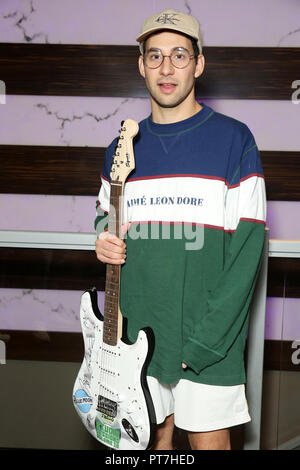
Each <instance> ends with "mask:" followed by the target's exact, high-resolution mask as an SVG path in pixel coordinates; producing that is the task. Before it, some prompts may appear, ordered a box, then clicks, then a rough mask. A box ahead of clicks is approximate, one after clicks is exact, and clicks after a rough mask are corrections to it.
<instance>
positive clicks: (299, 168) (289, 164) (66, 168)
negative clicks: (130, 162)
mask: <svg viewBox="0 0 300 470" xmlns="http://www.w3.org/2000/svg"><path fill="white" fill-rule="evenodd" d="M260 153H261V159H262V164H263V169H264V174H265V179H266V187H267V198H268V200H269V201H272V200H277V201H299V200H300V185H299V181H300V152H276V151H262V152H260ZM104 155H105V148H103V147H68V146H66V147H60V146H53V147H52V146H39V145H0V168H1V172H0V192H1V193H4V194H6V193H10V194H52V195H57V194H61V195H72V196H73V195H74V196H79V195H80V196H92V195H94V196H96V195H97V194H98V192H99V186H100V173H101V169H102V165H103V161H104Z"/></svg>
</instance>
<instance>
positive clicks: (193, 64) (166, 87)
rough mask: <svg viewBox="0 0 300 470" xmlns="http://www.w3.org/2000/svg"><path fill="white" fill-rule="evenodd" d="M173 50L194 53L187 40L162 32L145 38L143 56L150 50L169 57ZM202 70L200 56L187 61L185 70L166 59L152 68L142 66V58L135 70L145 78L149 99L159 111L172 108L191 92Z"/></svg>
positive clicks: (179, 35)
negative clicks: (180, 48) (180, 49)
mask: <svg viewBox="0 0 300 470" xmlns="http://www.w3.org/2000/svg"><path fill="white" fill-rule="evenodd" d="M177 47H183V48H185V49H187V50H188V51H189V53H190V55H193V54H194V51H193V47H192V42H191V40H190V39H189V38H187V37H185V36H183V35H182V34H179V33H176V32H171V31H170V32H169V31H163V32H161V33H158V34H155V35H153V36H151V37H149V38H148V39H147V43H146V53H147V51H149V50H151V49H160V50H161V52H162V54H163V55H170V54H171V52H172V51H173V50H174V49H176V48H177ZM203 68H204V57H203V55H201V56H200V58H199V60H198V61H197V57H196V58H191V60H190V62H189V64H188V65H187V67H185V68H183V69H179V68H176V67H174V65H172V63H171V60H170V58H169V57H165V58H164V61H163V63H162V64H161V65H160V66H159V67H158V68H156V69H151V68H149V67H147V66H146V65H145V64H144V61H143V57H142V56H140V58H139V70H140V73H141V75H142V77H144V78H145V82H146V86H147V88H148V91H149V93H150V95H151V97H152V99H153V100H154V101H155V102H156V103H157V104H158V105H159V106H161V107H163V108H173V107H175V106H178V105H179V104H180V103H182V102H183V101H184V100H185V99H186V98H187V97H188V96H189V95H190V94H191V93H194V91H193V89H194V80H195V78H197V77H199V76H200V75H201V73H202V71H203Z"/></svg>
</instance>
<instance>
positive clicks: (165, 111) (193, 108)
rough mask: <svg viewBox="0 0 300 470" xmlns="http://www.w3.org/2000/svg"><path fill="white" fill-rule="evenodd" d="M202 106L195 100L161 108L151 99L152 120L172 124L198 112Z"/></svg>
mask: <svg viewBox="0 0 300 470" xmlns="http://www.w3.org/2000/svg"><path fill="white" fill-rule="evenodd" d="M201 109H202V106H201V105H200V104H199V103H198V102H197V101H195V100H194V101H193V102H192V103H180V105H178V106H176V107H174V108H163V107H161V106H159V105H158V103H156V102H155V101H153V100H152V99H151V110H152V120H153V122H155V123H157V124H172V123H174V122H179V121H183V120H184V119H188V118H190V117H192V116H194V114H196V113H198V112H199V111H200V110H201Z"/></svg>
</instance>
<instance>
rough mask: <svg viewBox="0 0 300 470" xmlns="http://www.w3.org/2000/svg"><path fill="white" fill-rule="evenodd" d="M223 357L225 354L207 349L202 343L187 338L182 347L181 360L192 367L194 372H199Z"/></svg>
mask: <svg viewBox="0 0 300 470" xmlns="http://www.w3.org/2000/svg"><path fill="white" fill-rule="evenodd" d="M224 357H225V356H223V355H222V354H220V353H218V352H216V351H213V350H212V349H209V348H208V347H207V346H205V345H204V344H201V343H198V342H197V341H195V340H194V339H192V338H189V339H188V341H187V342H186V344H185V345H184V347H183V358H182V362H184V363H185V364H186V365H187V366H189V367H190V368H191V369H193V371H194V372H196V374H199V373H200V372H201V370H203V369H205V368H206V367H208V366H211V365H212V364H215V363H216V362H219V361H221V360H222V359H224Z"/></svg>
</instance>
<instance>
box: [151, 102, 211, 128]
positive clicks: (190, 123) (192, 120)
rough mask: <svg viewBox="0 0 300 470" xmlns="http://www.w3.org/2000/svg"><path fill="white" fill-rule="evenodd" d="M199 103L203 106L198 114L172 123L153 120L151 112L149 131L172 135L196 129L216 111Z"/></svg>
mask: <svg viewBox="0 0 300 470" xmlns="http://www.w3.org/2000/svg"><path fill="white" fill-rule="evenodd" d="M199 104H200V105H201V106H202V108H201V109H200V111H198V112H197V113H196V114H194V115H193V116H191V117H189V118H187V119H183V120H182V121H178V122H172V123H171V124H158V123H156V122H153V121H152V114H150V116H148V118H147V119H146V125H147V129H148V131H149V132H150V133H151V134H155V135H158V136H172V135H177V134H180V133H183V132H188V131H190V130H192V129H194V128H195V127H197V126H199V125H200V124H203V123H204V122H205V121H206V120H207V119H208V118H209V117H210V116H211V115H212V114H213V113H214V111H213V109H212V108H210V106H207V105H206V104H205V103H202V102H200V103H199Z"/></svg>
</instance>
